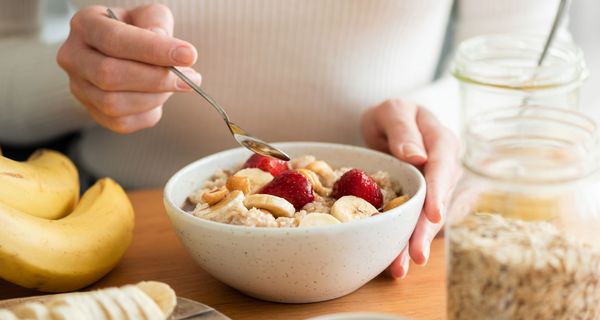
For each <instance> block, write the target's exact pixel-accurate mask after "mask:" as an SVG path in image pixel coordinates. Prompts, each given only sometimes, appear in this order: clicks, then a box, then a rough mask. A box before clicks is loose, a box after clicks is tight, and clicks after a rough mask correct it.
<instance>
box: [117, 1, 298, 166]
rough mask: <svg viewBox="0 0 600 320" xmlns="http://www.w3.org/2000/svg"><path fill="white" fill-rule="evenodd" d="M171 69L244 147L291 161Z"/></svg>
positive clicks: (187, 79) (174, 69)
mask: <svg viewBox="0 0 600 320" xmlns="http://www.w3.org/2000/svg"><path fill="white" fill-rule="evenodd" d="M106 13H107V14H108V16H109V17H111V18H112V19H115V20H117V21H119V18H117V16H116V15H115V13H114V12H113V11H112V10H111V9H110V8H107V9H106ZM169 70H171V72H173V73H174V74H175V75H177V76H178V77H179V78H181V80H183V81H185V83H187V84H188V85H189V86H190V87H191V88H192V89H193V90H194V91H196V93H198V94H199V95H201V96H202V98H204V99H205V100H206V101H208V103H209V104H210V105H211V106H212V107H213V108H214V109H215V110H217V112H218V113H219V114H220V115H221V117H222V118H223V120H224V121H225V123H226V124H227V127H228V128H229V131H230V132H231V134H232V135H233V138H234V139H235V140H236V141H237V142H238V143H239V144H240V145H242V146H243V147H246V148H247V149H249V150H250V151H252V152H254V153H258V154H261V155H264V156H269V157H273V158H277V159H281V160H283V161H289V160H290V157H289V156H288V155H287V154H286V153H285V152H283V151H281V150H280V149H278V148H276V147H274V146H272V145H270V144H268V143H267V142H265V141H263V140H261V139H258V138H256V137H254V136H252V135H251V134H250V133H248V132H247V131H246V130H244V129H242V128H240V126H238V125H237V124H235V123H234V122H232V121H231V120H230V119H229V116H228V115H227V112H225V110H224V109H223V108H222V107H221V106H220V105H219V104H218V103H217V101H215V100H214V99H213V98H212V97H211V96H209V95H208V94H207V93H206V92H204V90H202V89H201V88H200V87H199V86H198V85H196V84H195V83H194V82H193V81H192V80H190V79H189V78H188V77H187V76H186V75H185V74H183V73H182V72H181V71H179V70H178V69H177V68H175V67H169Z"/></svg>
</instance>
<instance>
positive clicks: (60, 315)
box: [50, 305, 92, 320]
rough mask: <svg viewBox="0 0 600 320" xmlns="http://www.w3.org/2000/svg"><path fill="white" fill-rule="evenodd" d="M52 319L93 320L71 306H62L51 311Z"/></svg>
mask: <svg viewBox="0 0 600 320" xmlns="http://www.w3.org/2000/svg"><path fill="white" fill-rule="evenodd" d="M50 319H52V320H72V319H81V320H91V319H92V318H90V317H89V316H87V315H86V314H85V313H83V312H82V311H81V310H79V309H77V308H72V307H70V306H66V305H62V306H56V307H54V308H52V309H50Z"/></svg>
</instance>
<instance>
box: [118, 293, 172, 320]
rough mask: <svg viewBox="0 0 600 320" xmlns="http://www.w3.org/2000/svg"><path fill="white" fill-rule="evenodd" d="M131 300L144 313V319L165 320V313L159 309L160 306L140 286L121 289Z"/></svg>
mask: <svg viewBox="0 0 600 320" xmlns="http://www.w3.org/2000/svg"><path fill="white" fill-rule="evenodd" d="M121 289H122V290H123V292H124V293H126V294H127V295H128V296H129V297H131V299H132V300H133V301H134V302H135V303H136V304H137V306H138V308H139V309H140V310H141V311H142V314H143V315H144V319H147V320H162V319H164V318H165V315H164V314H163V311H162V310H161V309H160V308H159V307H158V304H156V303H155V302H154V300H152V298H150V297H149V296H148V295H147V294H146V293H144V292H143V291H142V290H141V289H140V288H139V287H138V286H125V287H123V288H121Z"/></svg>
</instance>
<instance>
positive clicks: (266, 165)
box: [243, 153, 289, 177]
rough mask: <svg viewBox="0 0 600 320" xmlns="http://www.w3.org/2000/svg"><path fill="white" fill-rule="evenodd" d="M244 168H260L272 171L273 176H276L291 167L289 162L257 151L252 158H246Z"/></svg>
mask: <svg viewBox="0 0 600 320" xmlns="http://www.w3.org/2000/svg"><path fill="white" fill-rule="evenodd" d="M243 168H258V169H260V170H262V171H265V172H268V173H270V174H271V175H272V176H273V177H276V176H278V175H279V174H281V173H282V172H284V171H286V170H288V169H289V168H288V164H287V162H285V161H283V160H280V159H275V158H272V157H267V156H263V155H261V154H257V153H255V154H253V155H252V156H251V157H250V158H248V160H246V163H244V165H243Z"/></svg>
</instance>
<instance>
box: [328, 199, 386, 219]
mask: <svg viewBox="0 0 600 320" xmlns="http://www.w3.org/2000/svg"><path fill="white" fill-rule="evenodd" d="M376 213H379V211H377V209H376V208H375V207H374V206H373V205H372V204H370V203H369V202H367V201H366V200H364V199H363V198H359V197H355V196H343V197H341V198H339V199H338V200H336V201H335V202H334V203H333V206H332V207H331V215H332V216H334V217H336V218H337V219H338V220H340V221H341V222H348V221H352V220H356V219H362V218H366V217H370V216H372V215H374V214H376Z"/></svg>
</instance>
